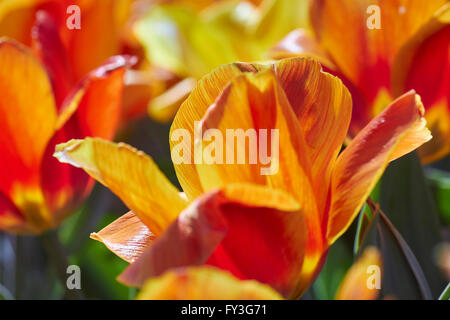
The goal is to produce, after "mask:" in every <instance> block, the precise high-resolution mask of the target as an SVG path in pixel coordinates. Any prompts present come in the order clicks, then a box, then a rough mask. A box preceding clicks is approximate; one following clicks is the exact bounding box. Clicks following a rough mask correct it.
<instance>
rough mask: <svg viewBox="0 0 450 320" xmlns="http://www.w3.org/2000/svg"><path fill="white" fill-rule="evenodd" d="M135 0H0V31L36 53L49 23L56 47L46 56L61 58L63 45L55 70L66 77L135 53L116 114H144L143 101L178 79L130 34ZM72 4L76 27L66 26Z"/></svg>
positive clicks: (75, 79) (73, 79) (81, 74)
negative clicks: (61, 64) (60, 65)
mask: <svg viewBox="0 0 450 320" xmlns="http://www.w3.org/2000/svg"><path fill="white" fill-rule="evenodd" d="M139 2H142V1H137V0H120V1H119V0H97V1H78V2H76V3H74V1H71V0H30V1H16V0H4V1H1V3H0V36H7V37H9V38H13V39H15V40H17V41H19V42H21V43H22V44H25V45H26V46H28V47H33V49H34V50H35V51H37V53H38V54H39V51H40V49H39V48H36V37H41V35H39V33H42V29H43V28H47V29H48V26H49V24H52V26H51V28H52V29H53V31H52V32H54V33H55V34H56V35H57V37H58V38H60V40H59V41H60V44H59V46H60V47H59V48H58V51H59V52H58V53H54V55H53V56H50V57H48V58H49V59H60V52H61V51H64V53H63V55H64V57H65V58H64V59H65V60H66V61H64V68H63V69H61V70H60V72H63V73H64V74H65V77H66V78H68V79H70V81H71V82H78V81H80V80H81V79H82V78H83V77H84V76H85V75H86V73H88V72H90V71H91V70H93V69H95V68H98V67H99V66H100V65H101V63H103V62H104V61H105V60H106V59H108V58H109V57H111V56H114V55H118V54H132V55H135V56H140V64H139V65H136V68H135V70H128V71H127V76H126V87H125V91H124V94H123V106H122V108H123V112H122V117H121V118H122V122H123V124H126V123H128V122H129V121H130V120H133V119H135V118H138V117H141V116H143V115H145V114H146V111H147V104H148V101H149V100H151V99H152V98H154V97H156V96H158V95H160V94H161V93H163V92H164V91H165V90H167V89H168V88H169V87H171V86H172V85H173V84H175V83H176V82H177V81H179V78H178V77H176V75H174V74H173V73H171V72H168V71H167V70H163V69H161V68H158V67H156V66H153V65H151V64H149V63H148V62H146V61H145V59H144V57H143V54H142V53H141V51H142V49H141V48H140V46H139V44H138V43H137V42H136V41H135V39H134V37H133V36H132V34H131V26H132V21H133V20H134V19H137V17H138V16H139V14H138V13H137V12H136V11H137V10H134V8H135V5H137V4H138V3H139ZM72 5H76V6H78V7H79V8H80V11H79V15H80V16H79V18H80V20H79V21H80V29H71V28H69V26H70V23H72V18H71V17H72V15H73V14H74V12H73V11H70V10H68V8H69V7H70V6H72ZM137 9H138V8H137ZM68 23H69V25H68ZM105 35H107V36H105ZM55 49H56V48H55ZM60 85H61V84H60ZM62 98H64V96H63V97H62Z"/></svg>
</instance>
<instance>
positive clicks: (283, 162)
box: [195, 61, 343, 259]
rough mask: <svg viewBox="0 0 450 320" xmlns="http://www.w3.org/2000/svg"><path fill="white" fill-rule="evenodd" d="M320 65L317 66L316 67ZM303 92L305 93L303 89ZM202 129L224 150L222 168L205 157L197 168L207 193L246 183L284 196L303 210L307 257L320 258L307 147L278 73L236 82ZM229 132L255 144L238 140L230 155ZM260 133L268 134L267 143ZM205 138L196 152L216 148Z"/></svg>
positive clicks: (240, 78) (209, 113)
mask: <svg viewBox="0 0 450 320" xmlns="http://www.w3.org/2000/svg"><path fill="white" fill-rule="evenodd" d="M309 62H310V63H312V61H309ZM305 63H306V64H308V62H305ZM316 65H317V66H319V65H318V64H317V63H316ZM280 73H282V71H280ZM299 87H300V88H299V91H301V85H299ZM291 88H292V86H291ZM335 125H336V124H335ZM201 128H202V132H203V133H207V130H209V129H213V130H214V129H215V130H218V131H219V133H220V134H221V136H222V137H223V140H224V141H223V144H224V146H226V147H225V148H223V152H222V153H223V155H224V156H223V158H224V160H223V164H215V163H213V164H208V163H207V162H206V160H207V157H203V159H202V161H203V164H197V172H198V174H199V178H200V181H201V183H202V187H203V189H204V190H211V189H214V188H220V187H223V186H225V185H227V184H229V183H242V182H244V183H254V184H260V185H268V186H271V187H273V188H277V189H280V190H284V191H286V192H287V193H289V194H290V195H292V196H293V197H294V198H295V199H297V200H298V202H299V203H300V204H301V205H302V208H303V212H304V214H305V216H306V220H307V224H308V231H309V232H308V235H309V237H310V239H309V241H308V251H307V255H308V257H309V256H310V255H314V256H316V255H317V253H319V252H320V251H321V246H322V233H321V221H320V215H319V213H318V207H317V203H316V199H317V198H316V196H315V194H314V190H313V186H312V182H311V181H312V177H311V163H310V158H309V154H308V146H307V143H306V142H305V139H304V137H303V132H302V128H301V126H300V125H299V122H298V121H297V120H296V115H295V114H294V111H293V109H292V107H291V105H290V103H289V101H288V99H287V97H286V95H285V93H284V91H283V89H282V87H281V84H280V83H279V81H278V79H277V77H276V76H275V72H274V71H272V70H270V69H269V70H266V71H264V72H263V71H261V72H259V73H256V74H253V73H248V74H246V75H241V76H238V77H236V78H235V79H234V80H232V81H231V82H230V84H229V86H228V87H227V88H226V89H225V90H224V91H223V93H222V94H221V96H220V97H219V98H218V99H217V100H216V102H215V103H214V104H213V105H212V106H211V107H210V108H209V109H208V111H207V113H206V115H205V117H204V118H203V119H202V122H201ZM230 129H237V130H239V129H242V130H244V132H246V131H247V130H250V136H252V138H251V139H247V141H246V142H245V144H244V143H242V142H238V141H237V140H238V139H235V140H236V141H235V144H234V150H232V149H231V144H230V143H229V141H227V140H229V139H227V131H228V130H230ZM260 130H267V135H266V137H264V136H263V135H262V134H261V131H260ZM216 132H217V131H216ZM197 135H199V134H198V133H197ZM205 136H206V137H205ZM206 138H208V137H207V134H206V135H205V134H204V135H203V139H200V140H198V142H199V143H196V144H195V147H196V148H198V147H199V144H203V146H206V147H208V145H209V144H212V143H211V142H207V141H204V139H206ZM219 138H220V137H219ZM249 140H253V141H254V143H251V142H250V141H249ZM261 140H263V141H265V140H267V148H266V147H264V146H263V144H261ZM342 140H343V137H342ZM341 143H342V141H341ZM280 146H281V147H280ZM272 147H273V148H272ZM264 149H267V154H268V155H270V157H271V159H270V162H269V163H262V161H263V159H262V157H261V156H260V152H261V150H263V151H265V150H264ZM230 150H232V151H234V152H233V154H232V155H233V158H232V157H231V156H230V159H231V160H232V161H230V162H231V164H228V163H227V162H228V159H226V158H227V155H226V153H227V152H228V151H230ZM238 151H240V152H238ZM239 154H242V155H244V156H245V157H243V158H245V159H243V160H244V161H243V162H244V164H240V163H239V162H238V161H239ZM250 155H253V156H254V159H253V162H255V164H251V160H252V159H251V158H250ZM322 189H323V185H322ZM325 194H326V191H325ZM324 205H325V200H324ZM316 258H317V259H318V257H316Z"/></svg>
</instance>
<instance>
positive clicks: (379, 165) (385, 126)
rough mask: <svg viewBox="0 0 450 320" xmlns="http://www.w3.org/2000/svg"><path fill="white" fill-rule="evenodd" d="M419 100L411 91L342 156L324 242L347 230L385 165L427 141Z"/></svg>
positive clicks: (337, 167)
mask: <svg viewBox="0 0 450 320" xmlns="http://www.w3.org/2000/svg"><path fill="white" fill-rule="evenodd" d="M423 113H424V110H423V105H422V103H421V102H420V97H419V96H417V95H416V94H415V92H413V91H411V92H409V93H407V94H405V95H403V96H402V97H400V98H398V99H397V100H396V101H394V102H393V103H392V104H391V105H390V106H389V107H388V108H386V109H385V110H384V111H383V112H382V113H380V114H379V115H378V116H377V117H376V118H374V119H373V120H372V121H371V122H370V123H369V124H368V125H367V126H366V127H365V128H364V129H363V130H362V131H361V132H360V133H359V134H358V135H357V136H356V138H355V139H354V140H353V141H352V142H351V143H350V144H349V146H348V147H347V148H346V149H345V150H344V152H342V154H341V155H340V156H339V159H338V161H337V163H336V166H335V168H334V170H333V176H332V190H331V192H332V193H331V197H332V198H331V207H330V212H329V220H328V230H327V238H328V242H329V243H330V244H331V243H333V242H334V241H335V240H336V239H337V238H339V236H340V235H342V234H343V233H344V232H345V231H346V230H347V228H348V227H349V226H350V224H351V223H352V221H353V220H354V218H355V216H356V215H357V214H358V211H359V210H360V209H361V207H362V205H363V203H364V202H365V201H366V199H367V197H368V196H369V194H370V192H371V191H372V189H373V188H374V186H375V184H376V183H377V181H378V179H379V178H380V177H381V175H382V174H383V171H384V169H385V168H386V167H387V165H388V163H389V161H392V160H394V159H396V158H397V157H399V156H401V155H403V154H406V153H408V152H411V151H413V150H414V149H415V148H417V147H418V146H420V145H421V144H423V143H425V142H427V141H428V140H430V139H431V135H430V132H429V130H428V129H427V128H426V126H425V124H426V122H425V120H424V118H423Z"/></svg>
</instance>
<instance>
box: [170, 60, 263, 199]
mask: <svg viewBox="0 0 450 320" xmlns="http://www.w3.org/2000/svg"><path fill="white" fill-rule="evenodd" d="M251 70H252V67H251V66H250V65H247V64H229V65H223V66H220V67H219V68H217V69H216V70H214V71H213V72H211V73H210V74H208V75H206V76H205V77H203V78H202V79H201V80H199V82H198V83H197V86H196V87H195V89H194V90H193V91H192V93H191V94H190V96H189V97H188V98H187V99H186V101H185V102H184V103H183V104H182V105H181V107H180V109H179V111H178V113H177V114H176V116H175V119H174V120H173V124H172V127H171V128H170V137H173V136H174V131H177V130H178V129H181V130H187V132H188V134H189V135H190V137H191V141H190V143H188V145H187V146H186V147H187V148H188V149H189V150H191V151H192V150H194V141H193V137H194V124H195V121H200V120H201V119H202V117H203V116H204V114H205V112H206V110H207V108H208V107H209V106H210V105H211V104H212V103H213V102H214V100H216V98H217V97H218V96H219V94H220V93H221V92H222V90H223V89H224V88H225V86H226V85H227V84H228V82H229V81H230V80H231V79H233V78H234V77H235V76H237V75H239V74H241V73H242V72H243V71H251ZM253 70H254V68H253ZM179 143H180V141H179V140H177V139H175V140H172V139H171V141H170V146H171V149H172V151H173V148H174V146H175V145H178V144H179ZM172 160H174V158H173V155H172ZM193 160H194V159H193V157H191V163H177V161H173V162H174V166H175V171H176V173H177V177H178V181H179V182H180V185H181V187H182V188H183V190H184V192H186V195H187V197H188V199H195V198H196V197H198V196H199V195H200V194H202V191H203V190H202V187H201V184H200V180H199V178H198V174H197V169H196V168H195V165H194V163H193V162H194V161H193Z"/></svg>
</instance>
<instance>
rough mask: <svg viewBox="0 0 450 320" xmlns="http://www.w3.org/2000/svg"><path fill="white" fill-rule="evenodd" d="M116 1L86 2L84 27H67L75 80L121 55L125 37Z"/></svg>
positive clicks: (66, 34)
mask: <svg viewBox="0 0 450 320" xmlns="http://www.w3.org/2000/svg"><path fill="white" fill-rule="evenodd" d="M116 2H117V1H104V0H101V1H86V2H83V3H82V4H81V15H82V18H81V20H82V21H81V28H80V29H74V30H70V29H68V28H63V31H64V32H65V34H64V35H63V36H65V37H66V38H67V52H68V54H69V62H70V65H71V66H72V68H73V73H74V77H75V79H77V80H79V79H81V78H82V77H83V76H84V75H85V74H87V73H88V72H89V71H91V70H93V69H95V68H96V67H98V66H99V65H100V64H101V63H102V62H103V61H105V60H106V59H107V58H108V57H110V56H113V55H116V54H118V53H119V49H120V44H121V43H120V36H121V35H120V30H119V25H120V22H119V21H117V17H118V15H117V13H116V11H115V9H116V6H117V5H118V4H116ZM121 2H122V1H121ZM98 35H105V36H101V37H99V36H98ZM106 35H107V36H106Z"/></svg>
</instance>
